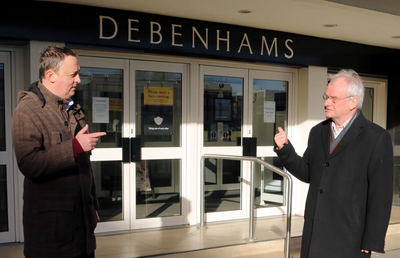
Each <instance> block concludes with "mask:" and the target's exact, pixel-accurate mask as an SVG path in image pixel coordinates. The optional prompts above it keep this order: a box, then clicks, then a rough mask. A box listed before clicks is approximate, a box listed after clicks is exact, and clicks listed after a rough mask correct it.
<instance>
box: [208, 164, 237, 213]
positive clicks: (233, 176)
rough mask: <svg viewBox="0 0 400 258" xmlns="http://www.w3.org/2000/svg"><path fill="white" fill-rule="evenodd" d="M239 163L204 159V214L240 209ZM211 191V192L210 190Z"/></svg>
mask: <svg viewBox="0 0 400 258" xmlns="http://www.w3.org/2000/svg"><path fill="white" fill-rule="evenodd" d="M241 167H242V166H241V162H240V161H236V160H222V159H205V162H204V177H205V178H204V180H205V185H207V186H211V187H209V188H208V189H210V190H206V191H205V194H204V196H205V212H220V211H233V210H240V209H241V193H242V192H241V187H240V178H241V172H242V170H241ZM211 189H212V190H211Z"/></svg>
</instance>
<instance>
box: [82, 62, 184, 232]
mask: <svg viewBox="0 0 400 258" xmlns="http://www.w3.org/2000/svg"><path fill="white" fill-rule="evenodd" d="M79 62H80V65H81V72H80V75H81V80H82V82H81V84H80V85H79V86H78V88H77V91H76V97H77V101H78V103H82V105H83V109H84V110H85V111H86V113H87V122H88V123H89V130H90V131H91V132H94V131H105V132H107V135H106V136H104V137H101V138H100V140H99V142H98V145H97V148H96V149H95V150H93V153H92V165H93V171H94V174H95V178H96V187H97V194H98V197H99V202H100V210H99V216H100V218H101V223H100V224H99V225H98V228H97V229H96V232H109V231H116V230H130V229H140V228H152V227H163V226H172V225H181V224H185V223H186V221H187V218H186V214H185V205H186V203H185V201H184V191H183V190H182V189H184V187H183V183H182V182H185V181H184V178H185V175H184V174H183V173H182V171H183V169H182V168H183V167H184V166H186V156H185V155H186V154H185V153H186V152H185V148H186V147H185V142H184V140H183V139H184V137H182V135H184V133H185V130H186V129H185V126H184V124H185V123H184V122H185V121H184V118H185V116H186V112H185V110H186V107H185V103H184V101H182V96H183V94H185V90H184V88H185V87H184V85H185V84H186V80H187V79H186V76H187V75H186V67H185V65H184V64H174V63H161V62H147V61H136V60H122V59H109V58H95V57H86V56H80V58H79Z"/></svg>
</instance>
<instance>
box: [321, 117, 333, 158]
mask: <svg viewBox="0 0 400 258" xmlns="http://www.w3.org/2000/svg"><path fill="white" fill-rule="evenodd" d="M331 122H332V120H331V119H328V120H325V121H324V122H323V125H324V127H323V129H322V135H321V136H322V142H323V145H324V151H325V157H326V158H328V157H329V156H330V155H331V154H330V150H329V149H330V144H331Z"/></svg>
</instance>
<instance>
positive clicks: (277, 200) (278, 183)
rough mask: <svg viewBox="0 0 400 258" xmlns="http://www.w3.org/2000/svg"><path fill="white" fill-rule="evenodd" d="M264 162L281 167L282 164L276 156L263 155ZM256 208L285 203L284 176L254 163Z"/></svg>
mask: <svg viewBox="0 0 400 258" xmlns="http://www.w3.org/2000/svg"><path fill="white" fill-rule="evenodd" d="M262 160H264V161H265V162H267V163H269V164H271V165H273V166H275V167H278V168H280V169H283V165H282V163H281V162H280V160H279V158H278V157H264V158H262ZM254 186H255V189H256V190H255V191H256V194H255V196H256V200H255V206H256V207H257V208H265V207H273V206H282V205H284V204H285V194H286V193H285V180H284V178H283V177H282V176H281V175H279V174H277V173H275V172H273V171H271V170H269V169H267V168H265V167H264V166H261V165H260V164H258V163H256V164H255V181H254Z"/></svg>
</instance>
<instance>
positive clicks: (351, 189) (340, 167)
mask: <svg viewBox="0 0 400 258" xmlns="http://www.w3.org/2000/svg"><path fill="white" fill-rule="evenodd" d="M323 98H324V100H325V103H324V106H325V115H326V117H327V120H325V121H323V122H321V123H319V124H318V125H316V126H315V127H313V128H312V129H311V132H310V135H309V139H308V147H307V149H306V151H305V152H304V155H303V157H300V156H298V155H297V154H296V152H295V150H294V148H293V146H292V145H291V143H290V141H288V137H287V135H286V133H285V132H284V131H283V129H282V128H279V129H278V130H279V132H278V133H277V134H276V135H275V144H276V146H275V148H274V149H275V151H276V153H277V154H278V156H279V158H280V160H281V162H282V163H283V165H284V166H285V168H286V169H287V170H288V171H289V172H290V173H291V174H293V175H294V176H295V177H297V178H298V179H300V180H301V181H303V182H306V183H309V184H310V185H309V190H308V195H307V201H306V208H305V215H304V220H305V222H304V229H303V239H302V248H301V257H302V258H325V257H326V258H356V257H370V256H371V251H375V252H384V242H385V235H386V231H387V227H388V223H389V218H390V212H391V206H392V197H393V147H392V141H391V137H390V134H389V133H388V132H387V131H386V130H384V129H383V128H381V127H379V126H378V125H376V124H374V123H372V122H370V121H368V120H367V119H366V118H365V117H364V116H363V114H362V113H361V111H360V109H361V107H362V102H363V98H364V86H363V83H362V81H361V78H360V77H359V76H358V74H357V73H356V72H355V71H353V70H341V71H340V72H339V73H338V74H336V75H334V76H332V77H331V81H330V83H329V84H328V86H327V88H326V91H325V94H324V95H323Z"/></svg>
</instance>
